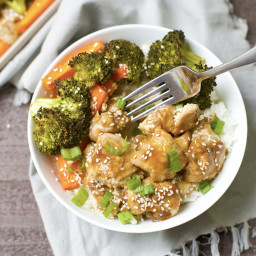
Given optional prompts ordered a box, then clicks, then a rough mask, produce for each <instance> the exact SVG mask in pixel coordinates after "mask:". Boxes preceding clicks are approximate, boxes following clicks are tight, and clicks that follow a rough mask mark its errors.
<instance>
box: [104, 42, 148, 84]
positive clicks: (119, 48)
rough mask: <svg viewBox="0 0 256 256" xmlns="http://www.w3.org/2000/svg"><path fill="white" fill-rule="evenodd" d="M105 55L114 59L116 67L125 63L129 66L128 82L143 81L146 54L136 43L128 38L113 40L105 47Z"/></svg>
mask: <svg viewBox="0 0 256 256" xmlns="http://www.w3.org/2000/svg"><path fill="white" fill-rule="evenodd" d="M105 55H106V56H107V57H108V58H110V59H112V60H113V63H114V67H115V68H119V66H120V65H124V64H126V65H127V66H128V77H127V80H128V82H130V83H136V84H138V83H141V82H142V80H143V78H144V77H145V70H144V66H143V65H144V61H145V56H144V53H143V52H142V50H141V49H140V48H139V47H138V46H137V45H136V44H134V43H131V42H129V41H126V40H112V41H110V42H109V43H108V44H107V45H106V47H105Z"/></svg>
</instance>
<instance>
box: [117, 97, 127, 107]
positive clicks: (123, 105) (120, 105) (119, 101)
mask: <svg viewBox="0 0 256 256" xmlns="http://www.w3.org/2000/svg"><path fill="white" fill-rule="evenodd" d="M123 98H124V97H122V96H120V98H119V99H118V100H117V101H116V105H117V106H118V107H119V108H120V109H125V106H126V105H127V102H126V101H125V100H123Z"/></svg>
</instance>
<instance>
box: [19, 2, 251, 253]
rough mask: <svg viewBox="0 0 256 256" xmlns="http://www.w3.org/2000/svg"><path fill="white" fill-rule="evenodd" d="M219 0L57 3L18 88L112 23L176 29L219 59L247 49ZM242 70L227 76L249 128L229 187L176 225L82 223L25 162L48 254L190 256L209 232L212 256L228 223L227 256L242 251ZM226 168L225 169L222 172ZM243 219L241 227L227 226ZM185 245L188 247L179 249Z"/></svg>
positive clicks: (247, 182)
mask: <svg viewBox="0 0 256 256" xmlns="http://www.w3.org/2000/svg"><path fill="white" fill-rule="evenodd" d="M231 13H232V6H231V5H230V4H229V2H227V1H226V0H215V1H211V0H197V1H195V0H193V1H192V0H191V1H187V0H179V1H175V0H159V1H156V0H132V1H127V0H119V1H115V0H107V1H97V0H76V1H72V0H63V2H62V3H61V6H60V8H59V10H58V12H57V14H56V15H55V17H54V20H53V23H52V26H51V28H50V30H49V33H48V35H47V36H46V39H45V41H44V43H43V46H42V49H41V52H40V53H39V55H38V56H37V57H36V59H35V60H34V61H33V63H32V64H31V65H30V66H29V68H28V69H27V70H26V71H25V73H24V74H23V75H22V77H21V80H20V81H19V84H20V86H22V85H23V86H24V87H25V88H26V89H27V90H29V91H31V92H32V91H33V90H34V89H35V86H36V84H37V82H38V80H39V78H40V76H41V74H42V72H43V71H44V70H45V68H46V67H47V66H48V64H49V63H50V62H51V61H52V60H53V59H54V58H55V56H56V55H57V54H58V53H59V52H60V50H61V49H63V47H66V46H67V45H69V44H70V43H71V42H72V41H74V40H76V39H78V38H80V37H81V36H85V35H87V34H88V33H90V32H92V31H95V30H98V29H101V28H104V27H109V26H112V25H120V24H128V23H146V24H154V25H162V26H165V27H170V28H172V29H182V30H183V31H184V32H185V35H187V36H189V37H191V38H194V39H196V40H197V41H199V42H201V43H202V44H204V45H206V46H207V47H208V48H209V49H210V50H212V51H213V52H214V53H215V54H216V55H217V56H218V57H220V59H221V60H222V61H227V60H229V59H231V58H233V57H235V56H237V55H239V54H241V53H243V52H245V51H246V50H248V49H249V44H248V42H247V41H246V40H245V37H246V33H247V25H246V22H245V21H244V20H242V19H237V18H236V17H234V16H232V15H231ZM255 71H256V70H255V67H254V66H247V67H245V68H242V69H239V70H237V71H234V72H232V73H233V75H234V77H235V79H236V81H237V83H238V85H239V87H240V89H241V92H242V94H243V97H244V100H245V104H246V108H247V113H248V124H249V140H248V146H247V150H246V154H245V158H244V161H243V164H242V167H241V169H240V171H239V173H238V175H237V177H236V179H235V181H234V182H233V184H232V186H231V187H230V188H229V189H228V191H227V192H226V193H225V194H224V196H223V197H222V198H221V199H220V200H219V201H218V202H217V203H216V204H215V205H214V206H212V207H211V208H210V209H209V210H208V211H207V212H205V213H204V214H202V215H201V216H199V217H197V218H196V219H194V220H192V221H190V222H189V223H186V224H184V225H182V226H179V227H177V228H173V229H170V230H167V231H162V232H156V233H151V234H124V233H118V232H113V231H108V230H105V229H102V228H99V227H97V226H94V225H91V224H89V223H87V222H85V221H82V220H81V219H79V218H78V217H76V216H75V215H74V214H72V213H70V212H69V211H67V210H66V209H65V208H64V207H63V206H62V205H60V204H59V202H58V201H57V200H55V199H54V198H53V196H52V195H51V194H50V192H49V191H48V190H47V189H46V187H45V186H44V184H43V183H42V181H41V180H40V178H39V176H38V174H37V172H36V170H35V168H34V166H33V164H32V163H31V166H30V171H29V175H30V179H31V184H32V188H33V192H34V194H35V198H36V201H37V203H38V206H39V209H40V212H41V216H42V219H43V222H44V225H45V229H46V233H47V236H48V239H49V241H50V244H51V246H52V249H53V252H54V255H56V256H63V255H64V256H65V255H68V256H72V255H98V256H105V255H113V256H115V255H124V256H126V255H127V256H128V255H141V256H143V255H146V256H151V255H166V254H167V255H178V254H175V253H174V252H173V249H175V248H178V247H182V248H183V254H184V255H195V256H196V255H198V253H199V250H198V245H197V243H196V241H195V238H196V237H197V236H199V235H200V234H207V233H211V234H212V236H211V244H212V247H211V249H212V253H213V255H216V256H218V255H219V252H218V234H217V233H216V232H215V231H214V230H216V229H217V228H219V227H227V226H229V227H230V226H231V229H232V232H233V238H234V239H233V249H232V255H239V253H240V251H242V250H243V249H247V248H248V247H249V246H250V242H249V241H248V235H249V226H248V224H247V222H246V221H247V220H249V219H250V218H253V217H256V199H255V194H256V182H255V180H256V171H255V170H256V161H255V153H254V152H256V143H255V142H256V141H255V138H256V119H255V118H254V116H255V109H256V101H255V96H256V86H255V81H256V72H255ZM230 171H232V170H230ZM241 222H244V225H243V227H242V230H239V229H238V228H237V227H235V226H234V225H235V224H237V223H241ZM190 240H192V246H189V247H188V246H185V243H186V242H187V241H190Z"/></svg>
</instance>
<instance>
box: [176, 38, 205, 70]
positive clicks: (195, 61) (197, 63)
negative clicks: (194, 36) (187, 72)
mask: <svg viewBox="0 0 256 256" xmlns="http://www.w3.org/2000/svg"><path fill="white" fill-rule="evenodd" d="M181 51H182V63H183V64H184V65H186V66H187V67H189V68H191V69H193V70H195V71H198V72H199V70H201V71H202V68H203V66H204V65H205V60H204V59H203V58H201V57H199V56H198V55H196V54H195V53H193V52H192V51H191V49H190V46H189V44H188V43H187V42H185V43H184V44H183V45H182V49H181Z"/></svg>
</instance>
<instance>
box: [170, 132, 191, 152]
mask: <svg viewBox="0 0 256 256" xmlns="http://www.w3.org/2000/svg"><path fill="white" fill-rule="evenodd" d="M174 140H175V142H176V143H177V144H178V146H179V147H180V148H181V150H182V151H183V152H184V153H187V152H188V149H189V145H190V141H191V135H190V132H189V131H188V132H185V133H184V134H182V135H180V136H179V137H175V138H174Z"/></svg>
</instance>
